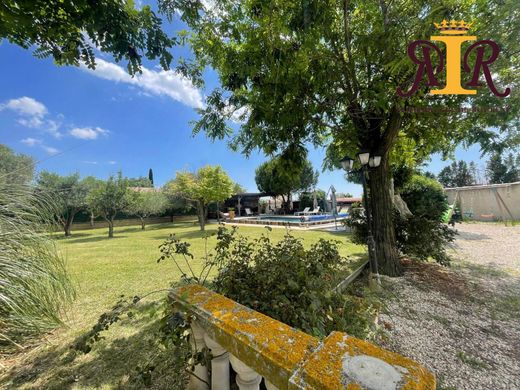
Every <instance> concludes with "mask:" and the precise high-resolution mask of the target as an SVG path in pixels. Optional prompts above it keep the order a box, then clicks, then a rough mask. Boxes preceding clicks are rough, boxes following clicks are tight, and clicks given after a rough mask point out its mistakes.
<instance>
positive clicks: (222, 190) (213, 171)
mask: <svg viewBox="0 0 520 390" xmlns="http://www.w3.org/2000/svg"><path fill="white" fill-rule="evenodd" d="M169 186H170V188H171V190H172V191H173V193H175V194H176V195H178V196H180V197H182V198H184V199H187V200H190V201H194V202H200V203H202V204H208V203H211V202H219V201H224V200H226V199H228V198H229V197H230V196H231V195H232V194H233V190H234V188H235V187H234V183H233V181H232V180H231V179H230V178H229V176H228V175H227V173H226V172H224V171H223V170H222V168H221V167H220V166H218V165H217V166H215V167H212V166H209V165H208V166H205V167H202V168H200V169H199V170H198V171H197V172H196V173H191V172H177V174H176V176H175V179H174V180H172V181H171V182H170V184H169Z"/></svg>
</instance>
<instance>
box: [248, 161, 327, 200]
mask: <svg viewBox="0 0 520 390" xmlns="http://www.w3.org/2000/svg"><path fill="white" fill-rule="evenodd" d="M255 182H256V185H257V187H258V189H259V190H260V191H261V192H265V193H268V194H272V195H287V194H291V193H292V192H302V191H307V190H310V189H312V188H313V187H314V186H316V184H317V182H318V172H317V171H315V170H314V169H313V167H312V164H311V162H310V161H309V160H304V161H303V165H302V166H296V167H295V166H294V164H288V163H287V162H286V161H284V160H283V158H281V157H276V158H274V159H272V160H269V161H266V162H264V163H263V164H262V165H260V166H259V167H258V168H257V169H256V172H255Z"/></svg>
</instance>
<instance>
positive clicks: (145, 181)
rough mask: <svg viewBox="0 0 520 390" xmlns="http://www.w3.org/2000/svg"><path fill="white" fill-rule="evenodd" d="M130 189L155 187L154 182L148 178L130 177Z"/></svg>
mask: <svg viewBox="0 0 520 390" xmlns="http://www.w3.org/2000/svg"><path fill="white" fill-rule="evenodd" d="M127 180H128V187H144V188H151V187H153V183H152V181H151V180H150V179H149V178H148V177H144V176H139V177H129V178H127Z"/></svg>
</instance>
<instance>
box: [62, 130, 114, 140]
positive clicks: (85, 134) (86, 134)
mask: <svg viewBox="0 0 520 390" xmlns="http://www.w3.org/2000/svg"><path fill="white" fill-rule="evenodd" d="M69 133H70V135H72V136H73V137H74V138H79V139H89V140H92V139H97V138H98V137H99V136H100V135H105V136H106V135H108V133H109V131H108V130H105V129H102V128H101V127H75V128H73V129H72V130H71V131H70V132H69Z"/></svg>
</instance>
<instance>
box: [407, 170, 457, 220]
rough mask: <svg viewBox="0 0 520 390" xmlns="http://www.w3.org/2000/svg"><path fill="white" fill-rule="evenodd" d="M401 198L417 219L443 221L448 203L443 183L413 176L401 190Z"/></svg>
mask: <svg viewBox="0 0 520 390" xmlns="http://www.w3.org/2000/svg"><path fill="white" fill-rule="evenodd" d="M399 193H400V195H401V198H403V200H404V201H405V202H406V204H407V205H408V208H409V209H410V211H411V212H412V214H413V215H414V216H416V217H420V218H425V219H428V220H432V221H442V217H443V215H444V213H445V212H446V210H448V202H447V201H446V195H445V194H444V190H443V188H442V185H441V183H439V182H438V181H437V180H434V179H430V178H428V177H426V176H421V175H413V176H412V177H411V179H410V180H409V181H408V182H406V183H405V184H404V185H403V187H402V188H400V189H399Z"/></svg>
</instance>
